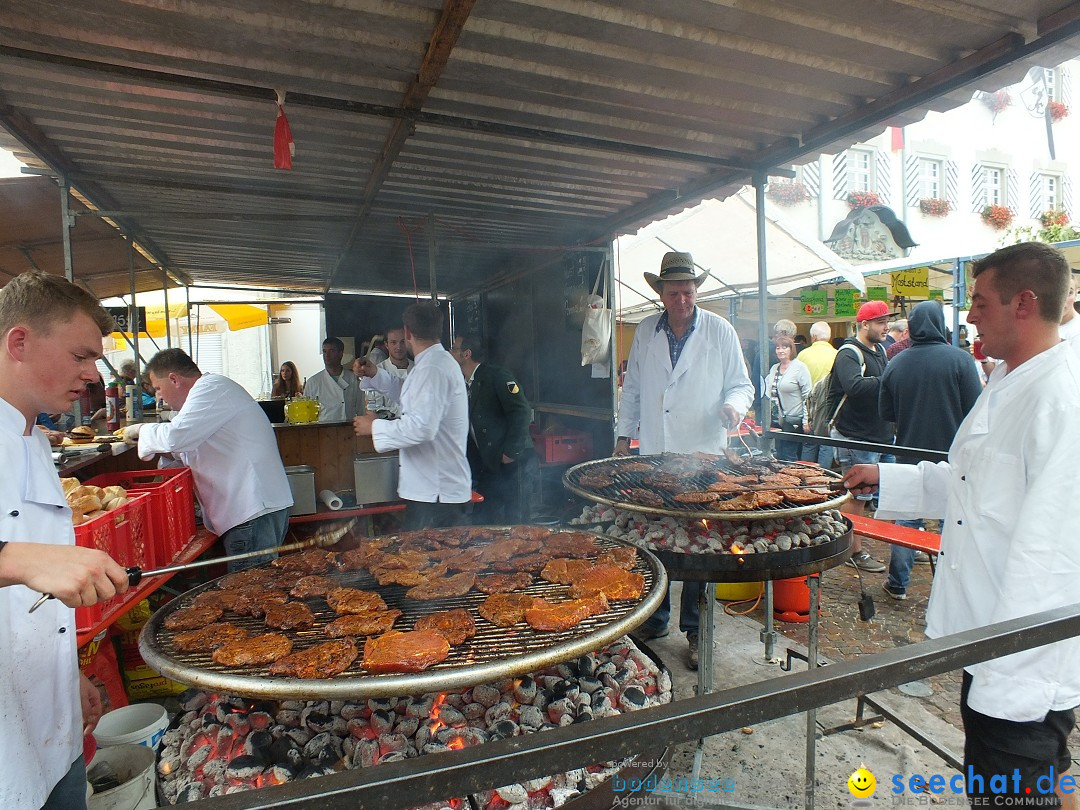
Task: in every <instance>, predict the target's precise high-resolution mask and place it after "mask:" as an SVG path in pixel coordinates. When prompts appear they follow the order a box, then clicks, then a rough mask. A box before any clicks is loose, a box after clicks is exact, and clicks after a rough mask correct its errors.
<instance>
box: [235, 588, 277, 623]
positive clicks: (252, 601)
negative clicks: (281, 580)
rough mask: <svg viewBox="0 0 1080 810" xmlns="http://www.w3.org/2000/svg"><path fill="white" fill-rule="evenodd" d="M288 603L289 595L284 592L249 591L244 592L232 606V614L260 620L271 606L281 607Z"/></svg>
mask: <svg viewBox="0 0 1080 810" xmlns="http://www.w3.org/2000/svg"><path fill="white" fill-rule="evenodd" d="M288 601H289V595H288V594H287V593H285V591H254V590H253V591H250V592H245V593H244V594H243V595H242V596H240V598H238V599H237V600H236V603H235V604H234V605H233V613H239V614H240V615H241V616H254V617H255V618H257V619H258V618H261V617H262V616H265V615H266V611H267V609H268V608H269V607H270V606H271V605H283V604H285V603H286V602H288Z"/></svg>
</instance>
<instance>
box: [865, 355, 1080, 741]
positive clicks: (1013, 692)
mask: <svg viewBox="0 0 1080 810" xmlns="http://www.w3.org/2000/svg"><path fill="white" fill-rule="evenodd" d="M1078 413H1080V356H1078V355H1077V353H1076V351H1075V350H1074V349H1073V348H1072V347H1070V346H1069V344H1068V343H1060V344H1058V345H1057V346H1055V347H1054V348H1052V349H1050V350H1048V351H1045V352H1043V353H1041V354H1039V355H1037V356H1035V357H1033V358H1032V359H1031V360H1028V361H1027V362H1026V363H1023V364H1021V365H1020V366H1018V367H1017V368H1016V369H1014V370H1012V371H1010V372H1009V373H1007V374H1006V373H1005V371H1004V368H1003V365H1002V366H999V367H998V369H996V370H995V372H994V374H993V375H992V376H991V379H990V383H989V384H988V385H987V387H986V388H985V389H984V391H983V393H982V395H981V396H980V397H979V399H978V400H977V401H976V402H975V407H973V408H972V409H971V412H970V413H969V414H968V415H967V418H966V419H965V420H964V421H963V423H962V424H961V425H960V429H959V431H958V432H957V434H956V438H955V439H954V440H953V444H952V447H951V448H950V449H949V461H948V462H940V463H938V464H931V463H929V462H925V461H924V462H922V463H920V464H919V465H918V466H912V465H908V464H883V465H881V467H880V471H881V491H880V496H879V498H880V509H879V510H878V512H877V517H878V518H883V519H886V520H895V519H905V518H914V517H932V516H934V515H940V514H944V515H945V519H944V522H943V524H942V540H941V562H940V563H939V565H938V568H937V574H936V575H935V577H934V585H933V588H932V590H931V593H930V604H929V606H928V608H927V611H926V634H927V635H928V636H930V637H932V638H937V637H939V636H944V635H948V634H951V633H960V632H963V631H965V630H970V629H972V628H975V627H982V626H984V625H988V624H993V623H995V622H1001V621H1006V620H1008V619H1013V618H1017V617H1020V616H1027V615H1030V614H1032V613H1038V612H1040V611H1044V610H1050V609H1052V608H1057V607H1062V606H1067V605H1071V604H1074V603H1075V602H1077V601H1078V599H1077V588H1076V583H1077V582H1078V581H1080V534H1078V533H1077V531H1076V525H1075V523H1076V512H1075V506H1074V503H1073V493H1075V492H1077V491H1080V462H1078V459H1077V450H1078V449H1080V419H1078V418H1077V414H1078ZM967 670H968V671H969V672H970V673H971V675H972V679H973V680H972V686H971V692H970V694H969V696H968V702H969V704H970V705H971V707H972V708H973V709H975V710H976V711H978V712H981V713H982V714H986V715H990V716H991V717H999V718H1002V719H1005V720H1013V721H1017V722H1025V721H1040V720H1042V719H1043V718H1044V717H1045V716H1046V712H1047V711H1049V710H1052V709H1053V710H1060V709H1071V708H1074V707H1075V706H1078V705H1080V638H1071V639H1068V640H1066V641H1059V642H1057V643H1055V644H1051V645H1048V646H1045V647H1039V648H1036V649H1032V650H1027V651H1025V652H1020V653H1014V654H1013V655H1009V656H1005V657H1003V658H999V659H997V660H995V661H986V662H983V663H980V664H975V665H972V666H969V667H967Z"/></svg>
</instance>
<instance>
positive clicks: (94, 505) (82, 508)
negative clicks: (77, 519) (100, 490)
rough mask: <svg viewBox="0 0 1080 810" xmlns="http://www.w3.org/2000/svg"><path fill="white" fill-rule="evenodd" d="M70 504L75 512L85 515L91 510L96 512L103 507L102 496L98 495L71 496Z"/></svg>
mask: <svg viewBox="0 0 1080 810" xmlns="http://www.w3.org/2000/svg"><path fill="white" fill-rule="evenodd" d="M68 505H69V506H70V507H71V511H72V513H73V514H75V513H77V514H80V515H85V514H87V513H89V512H96V511H97V510H99V509H100V508H101V498H99V497H97V496H96V495H82V496H80V497H78V498H71V497H69V498H68Z"/></svg>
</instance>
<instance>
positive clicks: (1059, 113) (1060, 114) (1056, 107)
mask: <svg viewBox="0 0 1080 810" xmlns="http://www.w3.org/2000/svg"><path fill="white" fill-rule="evenodd" d="M1046 109H1047V111H1048V112H1049V113H1050V120H1051V121H1052V122H1053V123H1055V124H1056V123H1057V122H1058V121H1060V120H1061V119H1062V118H1068V117H1069V105H1068V104H1066V103H1065V102H1063V101H1048V102H1046Z"/></svg>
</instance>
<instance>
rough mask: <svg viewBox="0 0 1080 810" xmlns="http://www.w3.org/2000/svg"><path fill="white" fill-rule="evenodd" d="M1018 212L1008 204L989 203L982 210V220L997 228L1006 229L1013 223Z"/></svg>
mask: <svg viewBox="0 0 1080 810" xmlns="http://www.w3.org/2000/svg"><path fill="white" fill-rule="evenodd" d="M1015 216H1016V214H1015V213H1014V212H1013V210H1012V209H1011V208H1009V206H1007V205H987V206H986V207H984V208H983V210H982V221H983V222H985V223H986V224H987V225H989V226H990V227H991V228H994V229H996V230H999V231H1001V230H1004V229H1005V228H1008V227H1009V226H1010V225H1012V221H1013V217H1015Z"/></svg>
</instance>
